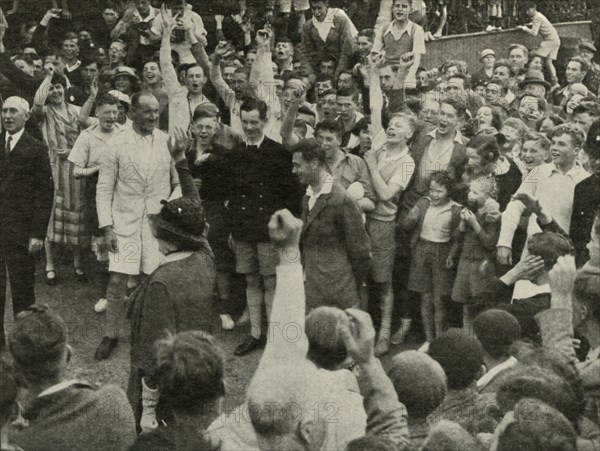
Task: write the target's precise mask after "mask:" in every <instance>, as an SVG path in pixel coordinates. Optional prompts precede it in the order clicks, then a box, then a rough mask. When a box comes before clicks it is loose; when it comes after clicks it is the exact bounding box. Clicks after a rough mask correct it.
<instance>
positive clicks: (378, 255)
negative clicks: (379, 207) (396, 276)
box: [366, 217, 396, 283]
mask: <svg viewBox="0 0 600 451" xmlns="http://www.w3.org/2000/svg"><path fill="white" fill-rule="evenodd" d="M366 228H367V233H368V234H369V238H371V271H370V272H371V278H372V279H373V281H374V282H377V283H384V282H390V281H391V280H392V271H393V269H394V257H395V255H396V221H379V220H378V219H372V218H368V217H367V223H366Z"/></svg>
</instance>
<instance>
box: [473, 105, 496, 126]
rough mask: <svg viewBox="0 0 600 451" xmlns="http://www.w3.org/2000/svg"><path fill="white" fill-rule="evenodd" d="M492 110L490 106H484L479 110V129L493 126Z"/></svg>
mask: <svg viewBox="0 0 600 451" xmlns="http://www.w3.org/2000/svg"><path fill="white" fill-rule="evenodd" d="M493 118H494V116H493V115H492V108H491V107H489V106H482V107H481V108H479V109H478V110H477V120H478V121H479V128H488V127H491V126H492V119H493Z"/></svg>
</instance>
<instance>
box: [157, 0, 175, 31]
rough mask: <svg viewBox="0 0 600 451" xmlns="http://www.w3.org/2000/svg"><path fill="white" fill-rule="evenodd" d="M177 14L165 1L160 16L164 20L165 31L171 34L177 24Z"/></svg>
mask: <svg viewBox="0 0 600 451" xmlns="http://www.w3.org/2000/svg"><path fill="white" fill-rule="evenodd" d="M177 17H178V15H177V16H173V13H172V12H171V10H170V9H169V8H167V6H166V3H163V4H162V6H161V7H160V18H161V20H162V25H163V33H168V34H169V35H170V34H171V31H173V28H175V25H176V24H177Z"/></svg>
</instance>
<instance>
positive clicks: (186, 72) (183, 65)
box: [159, 63, 206, 77]
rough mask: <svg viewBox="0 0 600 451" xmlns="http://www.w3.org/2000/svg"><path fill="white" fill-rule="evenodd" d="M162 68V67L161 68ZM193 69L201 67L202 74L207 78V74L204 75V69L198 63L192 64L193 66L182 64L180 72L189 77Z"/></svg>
mask: <svg viewBox="0 0 600 451" xmlns="http://www.w3.org/2000/svg"><path fill="white" fill-rule="evenodd" d="M159 67H160V66H159ZM193 67H199V68H200V69H202V74H203V75H204V76H206V74H205V73H204V68H203V67H202V66H201V65H200V64H198V63H192V64H182V65H180V66H179V71H180V72H183V74H184V75H185V76H186V77H187V74H188V71H189V70H190V69H191V68H193Z"/></svg>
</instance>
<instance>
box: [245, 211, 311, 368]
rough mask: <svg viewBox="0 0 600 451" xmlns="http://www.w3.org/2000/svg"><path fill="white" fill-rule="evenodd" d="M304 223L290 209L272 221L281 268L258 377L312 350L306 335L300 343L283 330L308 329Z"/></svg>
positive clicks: (272, 230)
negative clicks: (288, 327) (302, 252)
mask: <svg viewBox="0 0 600 451" xmlns="http://www.w3.org/2000/svg"><path fill="white" fill-rule="evenodd" d="M301 232H302V221H300V220H299V219H297V218H295V217H294V216H293V215H292V214H291V213H290V212H289V211H288V210H279V211H277V212H275V213H274V214H273V216H272V217H271V221H270V222H269V235H270V237H271V241H272V242H273V243H274V244H275V247H276V249H277V254H278V257H279V263H278V265H277V284H276V286H275V298H274V299H273V308H272V310H271V317H270V325H271V326H272V327H273V329H272V330H270V331H269V332H270V333H269V335H270V336H269V339H268V340H267V345H266V347H265V351H264V353H263V355H262V358H261V359H260V363H259V365H258V369H257V370H256V374H255V376H254V377H257V376H256V375H257V374H259V373H260V372H268V371H269V370H270V369H271V368H272V367H273V365H277V364H281V362H284V361H288V362H289V361H295V360H296V359H305V357H306V351H307V349H308V340H307V339H306V335H305V334H302V337H301V339H300V340H297V341H296V340H286V339H285V337H284V334H283V333H282V329H283V328H284V327H285V326H286V325H289V324H294V325H296V326H300V327H301V328H302V330H304V317H305V314H306V312H305V310H306V309H305V297H304V275H303V272H302V265H301V264H300V246H299V243H300V233H301Z"/></svg>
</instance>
